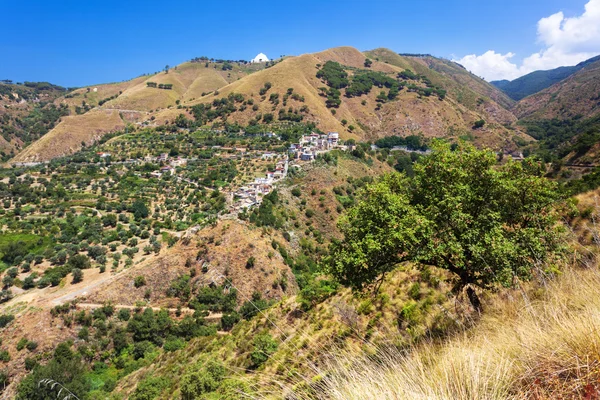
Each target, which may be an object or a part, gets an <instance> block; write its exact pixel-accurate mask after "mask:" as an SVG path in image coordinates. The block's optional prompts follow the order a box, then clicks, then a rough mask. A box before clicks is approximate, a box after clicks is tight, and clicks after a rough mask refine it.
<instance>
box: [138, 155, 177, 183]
mask: <svg viewBox="0 0 600 400" xmlns="http://www.w3.org/2000/svg"><path fill="white" fill-rule="evenodd" d="M146 161H154V159H153V157H151V156H150V157H146ZM156 161H157V162H159V163H165V165H163V166H162V167H160V171H154V172H152V173H151V174H150V176H153V177H155V178H160V177H161V176H162V175H163V174H171V175H172V174H174V173H175V168H177V167H182V166H184V165H186V164H187V159H186V158H182V157H174V158H169V155H168V154H167V153H162V154H160V155H159V156H158V157H156Z"/></svg>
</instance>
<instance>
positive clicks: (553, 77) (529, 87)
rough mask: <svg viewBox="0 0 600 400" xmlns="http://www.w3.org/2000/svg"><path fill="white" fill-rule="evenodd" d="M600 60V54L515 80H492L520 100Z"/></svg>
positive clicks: (514, 98) (512, 96)
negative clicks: (567, 65) (574, 63)
mask: <svg viewBox="0 0 600 400" xmlns="http://www.w3.org/2000/svg"><path fill="white" fill-rule="evenodd" d="M598 60H600V56H597V57H593V58H590V59H589V60H586V61H583V62H580V63H579V64H577V65H574V66H571V67H558V68H555V69H551V70H547V71H534V72H531V73H529V74H527V75H524V76H522V77H520V78H517V79H515V80H513V81H508V80H502V81H492V82H490V83H491V84H492V85H494V86H496V87H497V88H498V89H500V90H502V91H503V92H504V93H506V94H507V95H508V96H510V98H512V99H513V100H516V101H519V100H521V99H523V98H525V97H527V96H530V95H532V94H535V93H538V92H540V91H542V90H544V89H546V88H548V87H550V86H552V85H554V84H555V83H558V82H560V81H562V80H563V79H566V78H568V77H569V76H571V75H573V74H574V73H576V72H578V71H580V70H582V69H583V68H585V67H586V66H587V65H588V64H592V63H594V62H596V61H598Z"/></svg>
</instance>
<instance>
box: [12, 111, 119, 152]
mask: <svg viewBox="0 0 600 400" xmlns="http://www.w3.org/2000/svg"><path fill="white" fill-rule="evenodd" d="M123 128H125V122H124V121H123V120H122V119H121V116H120V115H119V112H118V111H116V110H92V111H90V112H88V113H86V114H83V115H72V116H68V117H63V119H62V122H60V123H59V124H58V125H57V126H56V127H55V128H54V129H52V130H51V131H50V132H48V133H47V134H46V135H44V136H42V137H41V138H40V139H39V140H37V141H35V142H34V143H32V144H31V145H30V146H29V147H27V148H25V149H24V150H23V151H22V152H21V153H19V154H18V155H17V156H16V157H15V158H13V159H12V160H11V162H31V161H46V160H51V159H53V158H56V157H61V156H64V155H67V154H72V153H74V152H76V151H78V150H79V149H80V148H81V143H82V142H85V143H86V144H91V143H92V142H94V141H96V140H98V139H99V138H101V137H102V136H103V135H104V134H105V133H108V132H113V131H116V130H119V129H123Z"/></svg>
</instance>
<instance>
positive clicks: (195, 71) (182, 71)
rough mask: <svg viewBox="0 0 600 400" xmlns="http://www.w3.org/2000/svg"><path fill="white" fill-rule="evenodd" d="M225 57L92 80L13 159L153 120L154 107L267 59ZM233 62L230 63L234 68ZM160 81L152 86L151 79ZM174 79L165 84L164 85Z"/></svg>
mask: <svg viewBox="0 0 600 400" xmlns="http://www.w3.org/2000/svg"><path fill="white" fill-rule="evenodd" d="M224 65H225V64H224V63H223V62H211V61H208V60H207V61H206V62H199V61H197V62H186V63H183V64H181V65H178V66H176V67H173V68H171V69H170V70H169V71H168V73H166V72H165V71H163V72H161V73H158V74H154V75H150V76H141V77H138V78H135V79H132V80H130V81H125V82H120V83H111V84H103V85H92V86H89V87H85V88H80V89H77V90H74V91H73V92H71V93H69V94H67V95H65V96H62V97H59V98H56V99H55V100H54V104H55V105H56V107H68V109H69V112H70V116H69V117H68V118H64V119H62V120H61V122H60V123H58V124H57V125H56V127H54V129H52V130H50V131H49V132H48V133H47V134H46V135H44V137H43V138H41V139H40V140H39V141H38V142H35V143H32V145H31V146H28V147H27V148H26V149H25V150H24V151H22V152H20V153H19V154H17V155H16V157H14V158H13V159H12V160H11V163H22V162H39V161H47V160H50V159H52V158H55V157H60V156H64V155H67V154H72V153H74V152H75V151H77V150H78V149H80V148H81V144H82V143H86V144H87V145H89V144H91V143H92V142H93V141H96V140H98V139H99V138H100V137H102V135H104V134H106V133H109V132H114V131H116V130H119V129H123V128H124V127H125V126H126V125H127V124H128V123H131V124H139V123H141V122H142V121H150V118H151V115H150V113H151V112H157V111H158V110H162V109H167V108H170V107H175V106H176V105H177V103H179V102H184V101H191V100H193V99H195V98H197V97H200V96H202V95H203V94H205V93H208V92H212V91H214V90H216V89H218V88H220V87H222V86H224V85H227V84H228V83H230V82H233V81H235V80H237V79H240V78H241V77H243V76H245V75H247V74H249V73H252V72H254V71H256V70H260V69H262V68H264V64H255V65H244V64H241V63H228V64H227V67H225V68H224ZM229 68H231V69H229ZM149 82H150V83H151V84H152V83H155V84H156V86H157V87H150V86H148V83H149ZM165 84H166V85H172V87H171V88H170V89H161V88H159V87H158V86H159V85H165Z"/></svg>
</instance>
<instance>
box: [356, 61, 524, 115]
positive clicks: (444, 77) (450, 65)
mask: <svg viewBox="0 0 600 400" xmlns="http://www.w3.org/2000/svg"><path fill="white" fill-rule="evenodd" d="M365 54H366V55H367V56H368V57H371V58H372V59H375V60H380V61H382V62H386V63H389V64H391V65H395V66H397V67H400V68H402V69H411V70H413V71H415V72H417V73H419V74H422V75H425V76H427V77H428V78H429V79H431V81H432V82H434V83H435V84H437V85H440V86H443V87H444V88H446V89H447V90H448V91H449V92H450V93H451V95H452V97H453V98H454V99H455V100H456V101H457V102H458V103H460V104H462V105H463V106H465V107H467V108H468V109H469V110H472V111H476V112H483V113H486V114H489V115H491V116H492V117H494V119H495V120H497V121H499V122H501V123H512V122H515V121H516V118H515V116H514V115H513V114H512V113H511V112H510V111H508V110H509V109H510V107H512V106H513V105H514V104H515V102H514V100H512V99H511V98H510V97H508V96H507V95H506V94H504V93H503V92H502V91H500V90H499V89H497V88H496V87H495V86H493V85H491V84H489V83H488V82H486V81H484V80H483V79H481V78H479V77H477V76H475V75H473V74H471V73H470V72H468V71H467V70H466V69H464V68H463V67H461V66H460V65H459V64H456V63H454V62H451V61H448V60H444V59H441V58H435V57H430V56H427V57H404V56H400V55H399V54H397V53H395V52H393V51H391V50H389V49H375V50H371V51H367V52H365ZM480 99H481V100H480ZM482 100H483V101H482ZM489 100H492V101H489Z"/></svg>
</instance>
